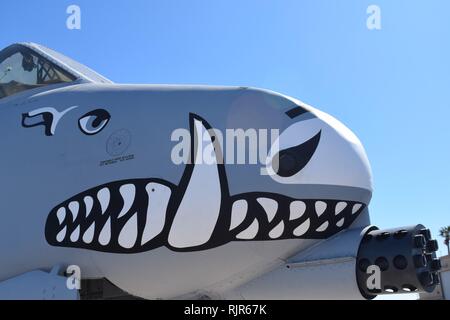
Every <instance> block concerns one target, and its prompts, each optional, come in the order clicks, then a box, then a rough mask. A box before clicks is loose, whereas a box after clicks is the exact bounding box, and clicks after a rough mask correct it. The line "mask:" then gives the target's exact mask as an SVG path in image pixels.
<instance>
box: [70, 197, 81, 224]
mask: <svg viewBox="0 0 450 320" xmlns="http://www.w3.org/2000/svg"><path fill="white" fill-rule="evenodd" d="M69 210H70V212H72V215H73V221H75V220H76V219H77V217H78V212H79V211H80V204H79V203H78V201H72V202H71V203H69Z"/></svg>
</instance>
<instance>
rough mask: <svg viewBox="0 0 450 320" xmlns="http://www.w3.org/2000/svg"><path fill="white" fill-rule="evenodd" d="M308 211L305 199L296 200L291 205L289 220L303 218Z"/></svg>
mask: <svg viewBox="0 0 450 320" xmlns="http://www.w3.org/2000/svg"><path fill="white" fill-rule="evenodd" d="M305 212H306V204H305V203H304V202H303V201H294V202H292V203H291V206H290V216H289V220H296V219H298V218H301V217H302V216H303V215H304V214H305Z"/></svg>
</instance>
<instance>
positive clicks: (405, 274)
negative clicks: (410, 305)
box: [356, 225, 441, 299]
mask: <svg viewBox="0 0 450 320" xmlns="http://www.w3.org/2000/svg"><path fill="white" fill-rule="evenodd" d="M437 249H438V244H437V241H436V240H433V239H431V232H430V230H428V229H426V228H425V227H424V226H422V225H417V226H412V227H403V228H395V229H388V230H371V231H369V232H368V233H367V234H366V235H365V236H364V237H363V240H362V241H361V244H360V247H359V250H358V256H357V267H356V273H357V280H358V286H359V289H360V291H361V293H362V294H363V296H364V297H366V298H369V299H370V298H374V297H375V296H377V295H384V294H396V293H411V292H419V291H427V292H431V291H433V290H434V288H435V286H436V285H437V284H438V283H439V277H438V274H437V272H438V271H439V270H440V268H441V265H440V261H439V259H437V258H436V251H437ZM371 266H376V267H378V268H379V269H378V268H376V267H373V268H369V267H371ZM378 271H379V272H378ZM377 276H379V279H377V278H376V277H377Z"/></svg>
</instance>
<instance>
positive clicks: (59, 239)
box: [56, 226, 67, 242]
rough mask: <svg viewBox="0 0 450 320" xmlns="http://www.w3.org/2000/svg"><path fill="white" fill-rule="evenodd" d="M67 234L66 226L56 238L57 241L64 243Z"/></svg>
mask: <svg viewBox="0 0 450 320" xmlns="http://www.w3.org/2000/svg"><path fill="white" fill-rule="evenodd" d="M66 232H67V226H65V227H64V228H63V229H62V230H61V231H60V232H59V233H58V235H57V236H56V241H58V242H63V240H64V238H65V237H66Z"/></svg>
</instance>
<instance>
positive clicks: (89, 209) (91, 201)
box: [84, 196, 94, 218]
mask: <svg viewBox="0 0 450 320" xmlns="http://www.w3.org/2000/svg"><path fill="white" fill-rule="evenodd" d="M84 205H85V206H86V218H87V217H89V215H90V214H91V212H92V207H93V206H94V199H92V197H91V196H86V197H84Z"/></svg>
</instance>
